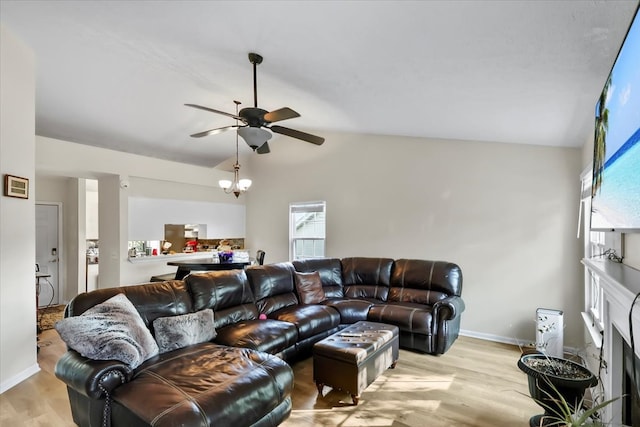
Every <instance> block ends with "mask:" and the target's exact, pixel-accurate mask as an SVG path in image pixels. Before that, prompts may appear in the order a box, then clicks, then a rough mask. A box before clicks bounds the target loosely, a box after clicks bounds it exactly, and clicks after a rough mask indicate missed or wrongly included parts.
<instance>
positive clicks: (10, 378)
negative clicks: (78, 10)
mask: <svg viewBox="0 0 640 427" xmlns="http://www.w3.org/2000/svg"><path fill="white" fill-rule="evenodd" d="M0 123H1V125H0V174H1V175H2V177H3V179H4V175H5V174H10V175H16V176H20V177H23V178H28V179H29V181H30V184H31V186H32V187H31V188H30V197H29V199H28V200H24V199H16V198H11V197H4V196H0V339H1V343H0V393H2V392H4V391H5V390H7V389H9V388H11V387H13V386H14V385H16V384H17V383H19V382H20V381H22V380H24V379H25V378H27V377H29V376H30V375H32V374H34V373H35V372H37V371H38V370H39V368H38V364H37V360H36V295H35V276H34V272H35V203H34V201H35V196H34V194H35V193H34V189H35V174H34V158H35V143H34V133H35V60H34V56H33V53H32V52H31V50H30V49H29V48H28V47H27V46H25V45H24V44H22V43H21V42H20V41H19V40H17V39H16V38H14V36H13V35H12V34H11V33H10V32H9V31H7V30H6V28H4V27H0Z"/></svg>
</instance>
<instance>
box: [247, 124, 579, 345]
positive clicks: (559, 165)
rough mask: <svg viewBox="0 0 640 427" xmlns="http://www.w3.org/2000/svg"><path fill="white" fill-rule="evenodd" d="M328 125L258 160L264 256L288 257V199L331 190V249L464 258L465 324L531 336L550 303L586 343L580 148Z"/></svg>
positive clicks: (253, 233)
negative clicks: (311, 140)
mask: <svg viewBox="0 0 640 427" xmlns="http://www.w3.org/2000/svg"><path fill="white" fill-rule="evenodd" d="M323 134H324V136H326V137H327V141H326V142H325V144H324V145H322V146H321V147H317V146H313V145H311V144H306V143H304V142H299V141H296V140H292V139H290V138H278V139H276V140H274V141H273V143H270V145H271V149H272V153H271V154H268V155H263V156H254V157H252V158H251V160H250V163H249V172H248V173H249V177H250V178H252V179H253V182H254V185H253V187H252V189H251V191H250V192H249V193H248V194H247V242H248V245H249V246H251V247H255V248H263V249H264V250H265V251H266V254H267V255H266V261H267V262H269V263H271V262H277V261H284V260H287V259H288V238H287V236H288V204H289V203H290V202H299V201H311V200H326V202H327V256H330V257H346V256H385V257H392V258H400V257H410V258H422V259H440V260H448V261H453V262H456V263H458V264H459V265H460V266H461V268H462V271H463V275H464V286H463V297H464V299H465V301H466V303H467V310H466V312H465V314H464V315H463V317H462V328H463V329H464V330H466V331H467V333H470V334H472V335H476V336H481V337H486V338H491V339H499V340H507V341H508V340H515V339H521V340H533V339H534V330H535V325H534V321H535V310H536V308H537V307H546V308H555V309H561V310H564V312H565V324H566V329H565V345H568V346H579V345H580V344H581V342H582V320H581V318H580V309H581V307H582V298H583V296H582V295H583V290H582V282H581V269H580V263H579V260H580V250H581V244H580V241H579V240H578V239H576V229H577V213H578V200H579V182H580V181H579V174H580V166H581V162H580V150H579V149H570V148H548V147H538V146H528V145H516V144H499V143H479V142H459V141H442V140H427V139H416V138H406V137H392V136H389V137H387V136H373V135H351V134H339V133H333V134H325V133H323Z"/></svg>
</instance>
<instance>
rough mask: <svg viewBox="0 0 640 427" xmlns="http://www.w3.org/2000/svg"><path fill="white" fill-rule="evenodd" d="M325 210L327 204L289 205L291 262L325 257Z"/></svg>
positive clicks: (306, 203)
mask: <svg viewBox="0 0 640 427" xmlns="http://www.w3.org/2000/svg"><path fill="white" fill-rule="evenodd" d="M325 210H326V203H325V202H302V203H291V204H290V205H289V259H290V260H292V261H295V260H298V259H307V258H322V257H324V256H325V255H324V251H325V249H324V248H325Z"/></svg>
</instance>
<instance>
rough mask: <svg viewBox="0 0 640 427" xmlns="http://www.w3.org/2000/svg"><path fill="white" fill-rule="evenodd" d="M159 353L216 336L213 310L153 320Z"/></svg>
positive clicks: (209, 339) (205, 340)
mask: <svg viewBox="0 0 640 427" xmlns="http://www.w3.org/2000/svg"><path fill="white" fill-rule="evenodd" d="M153 329H154V330H155V334H156V335H155V336H156V342H157V343H158V348H159V349H160V353H166V352H167V351H171V350H176V349H178V348H182V347H186V346H188V345H193V344H200V343H202V342H207V341H211V340H212V339H214V338H215V337H216V329H215V328H214V327H213V310H211V309H209V308H208V309H205V310H200V311H198V312H196V313H187V314H182V315H180V316H169V317H158V318H157V319H156V320H154V321H153Z"/></svg>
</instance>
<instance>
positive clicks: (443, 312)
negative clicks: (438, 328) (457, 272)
mask: <svg viewBox="0 0 640 427" xmlns="http://www.w3.org/2000/svg"><path fill="white" fill-rule="evenodd" d="M464 309H465V305H464V301H463V300H462V298H461V297H459V296H457V295H452V296H449V297H447V298H445V299H442V300H440V301H437V302H436V303H435V304H433V316H434V318H435V319H438V320H452V319H455V318H456V317H457V316H460V314H461V313H462V312H463V311H464Z"/></svg>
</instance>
